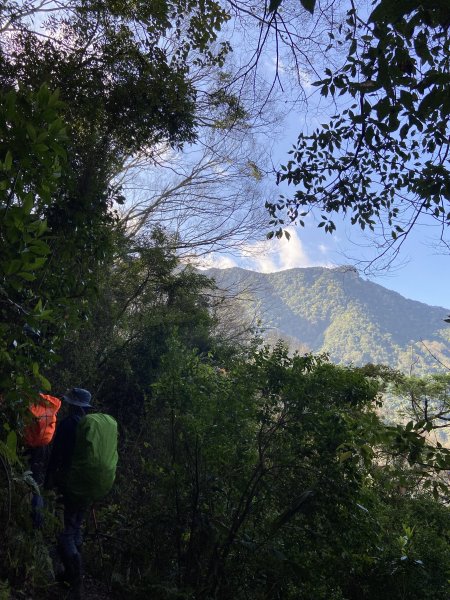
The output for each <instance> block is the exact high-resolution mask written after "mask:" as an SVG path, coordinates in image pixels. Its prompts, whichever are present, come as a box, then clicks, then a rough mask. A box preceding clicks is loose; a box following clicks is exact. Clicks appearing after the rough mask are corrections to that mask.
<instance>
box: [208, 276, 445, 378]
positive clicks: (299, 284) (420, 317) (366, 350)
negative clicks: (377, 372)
mask: <svg viewBox="0 0 450 600" xmlns="http://www.w3.org/2000/svg"><path fill="white" fill-rule="evenodd" d="M207 274H208V275H209V276H210V277H213V278H214V279H215V280H216V282H217V284H218V286H219V288H221V289H225V290H227V291H229V292H231V293H236V292H237V291H239V293H240V297H241V298H245V302H244V306H245V310H246V312H247V313H248V315H249V316H251V315H252V314H253V315H254V314H256V316H257V318H258V319H259V321H260V323H261V328H262V329H263V330H264V335H265V337H266V338H267V339H269V340H270V341H273V340H274V339H276V338H277V337H280V338H283V339H286V340H287V341H288V342H289V343H290V345H291V347H292V348H298V349H299V350H300V351H305V350H306V351H312V352H327V353H329V355H330V358H331V360H332V361H333V362H337V363H353V364H355V365H360V364H365V363H367V362H373V363H384V364H388V365H390V366H392V367H395V368H399V369H402V370H405V371H409V370H410V369H411V366H412V367H413V370H414V372H415V373H419V372H427V371H433V370H441V369H443V365H442V364H440V363H439V361H441V362H442V363H444V364H445V365H447V364H450V329H449V327H448V325H446V323H445V322H444V318H445V317H446V316H447V315H448V312H449V311H448V309H445V308H441V307H435V306H428V305H427V304H423V303H421V302H417V301H415V300H409V299H407V298H404V297H403V296H401V295H400V294H398V293H397V292H393V291H391V290H388V289H386V288H384V287H383V286H381V285H379V284H376V283H373V282H370V281H367V280H365V279H363V278H362V277H360V276H359V275H358V273H357V272H356V270H355V269H353V268H351V267H339V268H334V269H328V268H323V267H311V268H298V269H289V270H286V271H281V272H278V273H256V272H253V271H247V270H244V269H241V268H237V267H234V268H231V269H215V268H213V269H209V270H208V271H207ZM436 359H438V360H436Z"/></svg>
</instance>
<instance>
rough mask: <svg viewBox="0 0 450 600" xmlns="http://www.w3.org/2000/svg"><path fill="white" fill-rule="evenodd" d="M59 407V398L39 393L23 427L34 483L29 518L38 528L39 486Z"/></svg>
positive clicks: (40, 504) (41, 516)
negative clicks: (28, 418) (28, 419)
mask: <svg viewBox="0 0 450 600" xmlns="http://www.w3.org/2000/svg"><path fill="white" fill-rule="evenodd" d="M60 407H61V400H59V398H55V396H50V395H49V394H42V393H39V399H38V401H37V402H35V403H33V404H31V405H30V406H29V410H30V413H31V415H32V417H31V422H30V423H28V425H26V427H25V429H24V436H23V437H24V443H25V447H26V454H27V456H28V461H29V465H30V471H31V473H32V475H33V479H34V482H35V484H36V486H35V489H34V490H33V493H32V499H31V519H32V522H33V527H34V528H35V529H40V528H41V527H42V523H43V514H42V511H43V508H44V498H43V497H42V494H41V488H42V486H43V484H44V478H45V465H46V463H47V459H48V450H49V444H50V443H51V441H52V439H53V436H54V433H55V427H56V415H57V414H58V411H59V409H60Z"/></svg>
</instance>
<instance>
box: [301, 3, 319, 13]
mask: <svg viewBox="0 0 450 600" xmlns="http://www.w3.org/2000/svg"><path fill="white" fill-rule="evenodd" d="M300 4H301V5H302V6H303V8H304V9H306V10H307V11H308V12H310V13H311V14H313V13H314V8H315V6H316V0H300Z"/></svg>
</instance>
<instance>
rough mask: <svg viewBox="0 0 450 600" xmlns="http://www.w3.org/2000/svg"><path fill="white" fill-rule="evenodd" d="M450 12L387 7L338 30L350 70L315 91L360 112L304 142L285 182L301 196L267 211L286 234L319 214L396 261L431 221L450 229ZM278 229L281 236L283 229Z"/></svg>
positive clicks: (285, 169) (342, 116) (430, 5)
mask: <svg viewBox="0 0 450 600" xmlns="http://www.w3.org/2000/svg"><path fill="white" fill-rule="evenodd" d="M449 26H450V4H449V3H448V2H445V1H444V0H440V1H439V2H419V1H418V0H412V1H408V2H406V1H405V2H404V1H400V2H395V3H393V2H390V1H389V0H382V1H381V2H378V3H376V6H375V8H374V10H373V11H372V13H371V14H370V16H369V18H368V19H367V20H364V19H363V18H362V17H361V16H360V14H359V13H358V11H357V10H356V9H355V7H354V6H353V7H352V9H351V10H350V11H349V12H348V15H347V22H346V25H344V26H342V27H340V28H339V34H341V36H342V37H341V38H340V41H339V43H340V44H349V51H348V55H347V59H346V61H345V64H344V65H343V67H342V68H341V69H339V70H337V71H335V72H333V71H332V70H330V69H328V70H327V71H326V73H325V74H326V77H325V78H324V79H322V80H321V81H318V82H316V84H315V85H316V86H318V87H319V89H320V93H321V95H322V96H324V97H327V96H329V97H331V98H332V100H333V101H335V102H336V104H341V103H342V99H339V98H340V97H343V100H348V99H350V102H351V106H348V103H347V105H346V108H345V109H344V110H341V111H337V114H335V115H334V116H333V117H331V119H330V121H329V123H325V124H323V125H321V126H320V127H319V128H318V129H316V130H315V131H314V132H313V133H312V134H310V135H309V134H307V133H301V134H300V136H299V138H298V141H297V144H296V145H295V146H294V148H293V149H292V150H291V154H292V158H291V160H289V162H288V163H287V164H286V165H284V166H282V167H281V170H280V172H279V173H278V181H279V182H281V181H285V182H287V183H288V184H292V185H294V186H296V191H295V194H294V196H293V197H291V198H285V197H283V196H282V197H281V199H280V200H278V201H277V202H274V203H271V204H269V205H268V209H269V211H270V213H271V215H272V218H273V220H272V224H273V226H274V229H275V230H276V231H275V232H276V234H277V235H278V236H280V235H282V229H281V228H282V226H283V224H284V223H285V218H286V216H285V215H287V218H288V220H289V221H296V222H298V223H299V224H300V225H303V221H302V218H303V217H304V216H306V214H307V213H308V212H309V211H311V210H316V211H319V212H320V214H321V219H320V222H319V227H323V228H324V229H325V231H327V232H330V233H331V232H333V231H334V230H335V229H336V225H335V223H334V221H333V218H335V217H334V215H338V214H339V213H340V214H343V215H349V216H350V218H351V223H352V224H358V225H359V226H360V227H361V228H362V229H365V228H366V227H367V228H369V229H371V230H375V229H376V228H377V225H381V232H382V236H383V237H382V241H383V245H384V252H385V253H386V254H385V256H388V255H389V256H390V257H392V252H389V251H393V252H394V255H395V253H396V252H398V249H399V248H400V246H401V244H402V243H403V241H404V240H405V238H406V236H407V235H408V233H409V232H410V231H411V229H412V228H413V227H414V225H415V224H416V223H418V222H420V221H421V220H422V218H423V217H432V218H433V219H435V220H436V221H437V224H438V225H440V227H441V233H440V240H442V241H445V229H446V227H447V226H448V225H449V224H450V206H449V201H450V168H449V167H450V161H449V148H450V135H449V134H450V131H449V115H450V58H449V57H450V37H449ZM277 228H278V229H277Z"/></svg>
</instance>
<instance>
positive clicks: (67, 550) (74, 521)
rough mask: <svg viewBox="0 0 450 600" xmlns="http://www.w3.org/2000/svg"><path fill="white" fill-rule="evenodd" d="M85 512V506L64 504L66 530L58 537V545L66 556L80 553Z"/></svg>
mask: <svg viewBox="0 0 450 600" xmlns="http://www.w3.org/2000/svg"><path fill="white" fill-rule="evenodd" d="M85 513H86V509H85V508H79V507H77V506H72V505H71V504H65V505H64V530H63V532H62V533H61V534H60V536H59V538H58V545H59V548H60V550H61V553H62V555H63V557H64V558H70V557H71V556H74V555H76V554H79V553H80V549H81V544H82V543H83V535H82V526H83V520H84V516H85Z"/></svg>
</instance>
